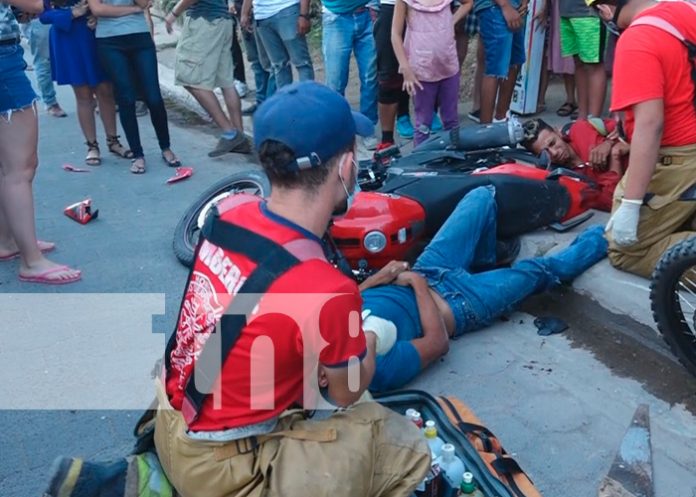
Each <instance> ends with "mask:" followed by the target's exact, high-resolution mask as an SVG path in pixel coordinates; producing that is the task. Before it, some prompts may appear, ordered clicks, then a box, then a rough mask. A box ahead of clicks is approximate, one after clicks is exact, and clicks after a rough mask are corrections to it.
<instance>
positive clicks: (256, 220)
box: [166, 201, 366, 431]
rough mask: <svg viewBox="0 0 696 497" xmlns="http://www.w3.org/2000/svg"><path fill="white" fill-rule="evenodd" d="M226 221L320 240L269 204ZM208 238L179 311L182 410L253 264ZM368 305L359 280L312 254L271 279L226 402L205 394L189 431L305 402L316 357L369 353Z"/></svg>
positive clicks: (232, 359) (176, 395)
mask: <svg viewBox="0 0 696 497" xmlns="http://www.w3.org/2000/svg"><path fill="white" fill-rule="evenodd" d="M222 220H227V221H233V222H234V223H235V224H237V225H240V226H242V227H244V228H247V229H249V230H252V231H254V232H256V233H258V234H261V235H263V236H265V237H267V238H270V239H272V240H273V241H275V242H277V243H279V244H286V243H287V242H290V241H292V240H297V239H302V238H310V239H315V240H316V241H317V242H318V241H319V240H318V239H316V237H314V235H312V234H311V233H309V232H308V231H306V230H304V229H302V228H301V227H299V226H297V225H295V224H294V223H292V222H291V221H288V220H287V219H284V218H282V217H280V216H277V215H275V214H274V213H272V212H270V211H268V210H267V208H266V205H265V203H262V202H255V201H252V202H249V203H245V204H242V205H239V206H237V207H234V208H232V209H230V210H229V211H227V212H224V213H223V214H222ZM204 244H205V245H203V246H201V249H200V250H199V254H198V258H197V259H196V262H195V266H194V271H193V272H192V275H191V279H190V280H189V285H188V287H187V290H186V295H185V297H184V301H183V304H182V308H181V311H180V315H179V321H178V325H177V330H176V334H177V343H176V347H175V348H174V350H173V351H172V354H171V357H170V358H171V365H172V369H171V373H170V374H169V376H168V377H167V378H166V387H167V394H168V395H169V397H170V400H171V404H172V406H173V407H174V408H175V409H179V410H180V409H181V407H182V403H183V399H184V388H185V385H186V382H187V380H188V378H189V376H190V374H191V370H192V368H193V364H194V362H195V358H196V357H198V355H199V353H200V351H201V349H202V347H203V344H204V343H205V341H206V340H207V339H208V337H209V336H210V333H211V331H212V330H214V329H215V326H216V323H217V322H218V321H219V319H220V316H221V315H222V313H223V312H224V311H225V310H226V309H227V308H228V306H229V305H230V303H231V302H232V303H234V302H233V299H234V295H235V294H236V292H237V291H239V289H240V287H241V286H242V284H243V283H244V281H245V280H246V278H247V277H248V276H249V274H251V272H252V271H253V269H254V268H255V264H254V263H253V262H252V261H251V260H249V259H247V258H246V257H244V256H241V255H239V254H235V253H231V252H227V251H224V250H222V249H221V248H219V247H216V246H215V245H212V244H210V243H209V242H207V241H206V242H204ZM361 306H362V299H361V297H360V292H359V291H358V287H357V285H356V283H355V282H354V281H353V280H351V279H350V278H347V277H346V276H345V275H343V274H342V273H340V272H339V271H338V270H336V269H335V268H334V267H333V266H331V265H330V264H329V263H328V262H326V261H325V260H320V259H310V260H306V261H304V262H301V263H300V264H299V265H297V266H295V267H294V268H292V269H290V270H289V271H288V272H286V273H285V274H283V275H282V276H281V277H280V278H278V279H277V280H276V281H274V282H273V283H272V285H271V287H270V288H269V290H268V292H266V293H265V294H264V296H263V297H262V299H261V300H260V301H259V304H258V306H257V308H256V309H255V311H254V312H252V315H250V316H248V318H247V325H246V326H245V328H244V329H243V330H242V333H241V335H240V337H239V339H238V341H237V342H236V344H235V346H234V348H233V349H232V351H231V352H230V354H229V356H228V358H227V361H226V362H225V363H224V365H223V366H222V374H221V390H220V391H221V395H219V396H217V397H218V398H219V399H221V403H220V404H218V405H215V406H214V405H213V399H214V397H215V396H213V395H208V397H207V398H206V400H205V402H204V403H203V407H202V409H201V412H200V413H199V416H198V418H197V419H196V420H195V421H194V422H192V423H191V426H189V428H190V429H192V430H194V431H217V430H224V429H228V428H236V427H240V426H246V425H249V424H254V423H260V422H262V421H265V420H268V419H271V418H273V417H275V416H276V415H278V414H279V413H281V412H282V411H283V410H285V409H287V408H288V407H289V406H291V405H292V404H294V403H299V404H301V405H302V403H303V391H304V383H303V379H304V375H305V373H306V374H308V375H309V374H314V375H316V371H315V370H314V367H315V366H316V364H317V362H321V363H322V364H323V365H325V366H327V367H341V366H345V365H346V364H347V362H348V361H349V360H350V359H351V358H354V357H357V358H359V359H361V358H362V357H363V356H364V355H365V352H366V344H365V336H364V334H363V332H362V331H361V330H360V326H359V325H360V310H361ZM317 323H318V330H317ZM305 356H307V357H305ZM308 378H309V376H308Z"/></svg>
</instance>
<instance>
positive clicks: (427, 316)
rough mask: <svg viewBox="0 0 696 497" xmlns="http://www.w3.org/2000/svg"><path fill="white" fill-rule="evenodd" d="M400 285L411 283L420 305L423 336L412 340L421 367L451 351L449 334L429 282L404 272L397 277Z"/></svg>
mask: <svg viewBox="0 0 696 497" xmlns="http://www.w3.org/2000/svg"><path fill="white" fill-rule="evenodd" d="M396 283H397V284H399V285H409V286H410V287H411V288H413V292H414V294H415V295H416V304H417V305H418V314H419V315H420V321H421V328H422V329H423V337H422V338H417V339H415V340H412V341H411V343H413V346H414V347H415V348H416V350H417V351H418V355H419V356H420V359H421V367H426V366H427V365H428V364H430V363H431V362H433V361H435V360H437V359H439V358H440V357H442V356H443V355H445V354H446V353H447V352H448V351H449V336H448V335H447V328H446V327H445V321H444V320H443V319H442V314H441V313H440V309H439V308H438V307H437V304H436V303H435V300H433V296H432V295H431V294H430V287H429V286H428V282H427V281H426V280H425V278H423V277H422V276H421V275H420V274H418V273H414V272H406V273H402V274H401V275H400V276H399V277H398V278H397V279H396Z"/></svg>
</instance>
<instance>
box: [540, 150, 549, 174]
mask: <svg viewBox="0 0 696 497" xmlns="http://www.w3.org/2000/svg"><path fill="white" fill-rule="evenodd" d="M539 165H540V166H541V167H543V168H544V169H546V170H547V171H548V170H549V169H551V154H549V151H548V150H546V149H544V150H542V151H541V153H540V154H539Z"/></svg>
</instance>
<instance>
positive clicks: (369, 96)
mask: <svg viewBox="0 0 696 497" xmlns="http://www.w3.org/2000/svg"><path fill="white" fill-rule="evenodd" d="M322 22H323V29H324V33H323V40H322V51H323V54H324V70H325V71H326V85H327V86H328V87H329V88H332V89H334V90H336V91H337V92H338V93H340V94H341V95H343V94H344V93H345V91H346V86H347V85H348V72H349V69H350V55H351V53H352V52H355V60H356V62H357V64H358V75H359V76H360V112H361V113H363V114H365V115H366V116H367V117H368V118H370V120H371V121H372V122H373V123H377V51H376V50H375V38H374V35H373V34H372V18H371V17H370V11H369V10H368V9H367V8H365V9H363V10H361V11H359V12H356V13H351V14H334V13H333V12H330V11H327V10H324V14H323V18H322Z"/></svg>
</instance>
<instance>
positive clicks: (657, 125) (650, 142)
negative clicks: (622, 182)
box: [624, 99, 665, 200]
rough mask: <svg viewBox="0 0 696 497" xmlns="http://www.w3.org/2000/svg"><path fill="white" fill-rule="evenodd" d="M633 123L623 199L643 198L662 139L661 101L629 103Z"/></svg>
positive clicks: (653, 170) (662, 105) (662, 106)
mask: <svg viewBox="0 0 696 497" xmlns="http://www.w3.org/2000/svg"><path fill="white" fill-rule="evenodd" d="M633 112H634V115H635V126H634V128H633V129H634V131H633V137H632V138H631V151H630V155H629V157H628V171H630V172H629V174H628V178H627V180H626V188H625V189H624V198H626V199H631V200H643V198H644V197H645V194H646V192H647V191H648V184H649V183H650V180H651V179H652V176H653V173H654V172H655V167H656V164H657V157H658V154H659V150H660V143H661V142H662V131H663V127H664V115H665V114H664V103H663V101H662V99H655V100H648V101H647V102H641V103H639V104H636V105H634V106H633Z"/></svg>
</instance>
